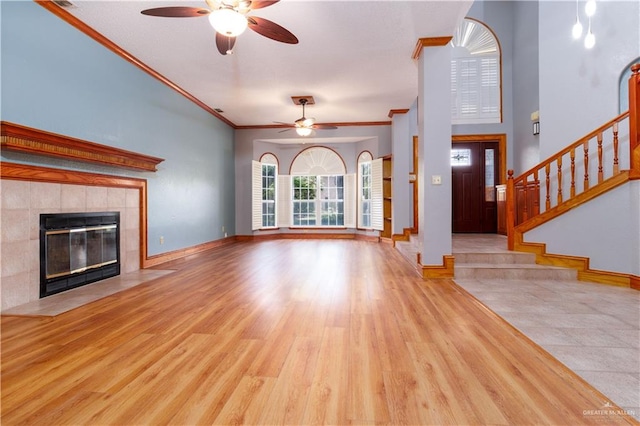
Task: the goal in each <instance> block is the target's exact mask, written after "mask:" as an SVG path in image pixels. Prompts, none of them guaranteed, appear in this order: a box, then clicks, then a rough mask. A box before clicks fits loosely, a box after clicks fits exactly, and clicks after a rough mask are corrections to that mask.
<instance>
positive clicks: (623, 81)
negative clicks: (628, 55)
mask: <svg viewBox="0 0 640 426" xmlns="http://www.w3.org/2000/svg"><path fill="white" fill-rule="evenodd" d="M638 63H640V57H638V58H636V59H634V60H633V61H631V62H630V63H629V65H627V66H626V67H625V69H624V70H623V71H622V74H621V75H620V86H619V87H620V99H619V102H618V106H619V108H620V110H619V111H618V113H619V114H622V113H623V112H626V111H627V110H628V109H629V78H631V66H632V65H633V64H638Z"/></svg>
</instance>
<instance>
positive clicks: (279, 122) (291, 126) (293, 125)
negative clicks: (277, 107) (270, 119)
mask: <svg viewBox="0 0 640 426" xmlns="http://www.w3.org/2000/svg"><path fill="white" fill-rule="evenodd" d="M274 123H276V124H282V125H283V126H287V127H290V128H292V129H293V128H295V127H297V126H296V125H295V124H291V123H284V122H282V121H274Z"/></svg>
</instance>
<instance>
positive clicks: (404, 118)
mask: <svg viewBox="0 0 640 426" xmlns="http://www.w3.org/2000/svg"><path fill="white" fill-rule="evenodd" d="M410 118H411V117H410V116H409V114H395V115H394V116H393V125H392V141H393V142H392V145H393V163H392V165H393V181H392V190H391V194H392V197H393V209H392V226H391V228H392V232H393V234H402V231H403V229H405V228H411V227H412V226H413V217H412V216H413V185H412V184H411V183H409V171H411V170H412V169H413V135H412V134H411V133H410V126H409V119H410Z"/></svg>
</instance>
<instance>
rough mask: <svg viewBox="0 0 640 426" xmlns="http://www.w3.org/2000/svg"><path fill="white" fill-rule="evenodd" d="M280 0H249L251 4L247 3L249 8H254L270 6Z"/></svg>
mask: <svg viewBox="0 0 640 426" xmlns="http://www.w3.org/2000/svg"><path fill="white" fill-rule="evenodd" d="M279 1H280V0H271V1H267V0H253V1H252V2H251V5H249V9H251V10H255V9H263V8H265V7H268V6H271V5H273V4H276V3H278V2H279Z"/></svg>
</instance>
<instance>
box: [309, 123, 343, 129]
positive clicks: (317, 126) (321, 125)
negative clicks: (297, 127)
mask: <svg viewBox="0 0 640 426" xmlns="http://www.w3.org/2000/svg"><path fill="white" fill-rule="evenodd" d="M311 127H313V128H314V129H325V130H335V129H337V128H338V127H337V126H331V125H329V124H314V125H313V126H311Z"/></svg>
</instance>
